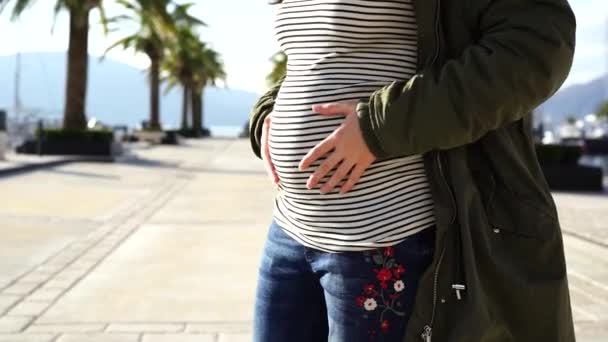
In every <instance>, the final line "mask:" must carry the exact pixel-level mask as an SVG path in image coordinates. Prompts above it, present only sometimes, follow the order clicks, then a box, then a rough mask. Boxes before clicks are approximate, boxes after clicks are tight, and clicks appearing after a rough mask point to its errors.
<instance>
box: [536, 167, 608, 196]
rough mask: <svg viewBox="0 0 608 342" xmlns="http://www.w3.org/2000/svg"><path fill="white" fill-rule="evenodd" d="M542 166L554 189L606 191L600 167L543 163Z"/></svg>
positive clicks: (550, 185)
mask: <svg viewBox="0 0 608 342" xmlns="http://www.w3.org/2000/svg"><path fill="white" fill-rule="evenodd" d="M541 168H542V170H543V173H544V175H545V179H546V180H547V183H549V187H550V188H551V189H552V190H564V191H604V185H603V172H602V169H600V168H597V167H589V166H579V165H541Z"/></svg>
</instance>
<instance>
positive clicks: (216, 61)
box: [192, 43, 226, 137]
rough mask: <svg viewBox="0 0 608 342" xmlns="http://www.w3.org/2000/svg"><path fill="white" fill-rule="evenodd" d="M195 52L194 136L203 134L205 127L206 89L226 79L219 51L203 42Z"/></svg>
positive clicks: (193, 87)
mask: <svg viewBox="0 0 608 342" xmlns="http://www.w3.org/2000/svg"><path fill="white" fill-rule="evenodd" d="M198 45H199V46H198V49H197V50H195V54H194V57H195V58H194V62H195V63H194V67H195V68H194V71H195V73H194V75H193V76H194V77H193V82H192V126H193V128H194V136H196V137H199V136H201V130H202V127H203V108H204V103H203V99H204V91H205V87H207V86H215V85H216V82H217V81H218V80H222V81H225V80H226V71H225V70H224V64H223V63H222V61H221V59H220V56H219V53H217V51H215V50H213V49H211V48H208V47H206V46H205V44H203V43H199V44H198Z"/></svg>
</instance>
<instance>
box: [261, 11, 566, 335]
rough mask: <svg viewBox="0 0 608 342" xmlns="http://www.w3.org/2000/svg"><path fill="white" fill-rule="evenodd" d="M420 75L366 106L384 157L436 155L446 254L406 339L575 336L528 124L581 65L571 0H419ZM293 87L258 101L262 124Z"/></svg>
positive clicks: (555, 224) (437, 259)
mask: <svg viewBox="0 0 608 342" xmlns="http://www.w3.org/2000/svg"><path fill="white" fill-rule="evenodd" d="M414 2H415V9H416V17H417V20H418V42H419V43H418V61H419V62H418V71H417V73H416V75H415V76H414V77H412V78H411V79H410V80H409V81H407V82H401V81H395V82H393V83H392V84H390V85H387V86H385V87H383V88H381V89H378V90H377V91H376V92H375V93H373V94H372V95H371V96H370V98H369V100H368V101H361V102H360V103H359V104H358V106H357V115H358V117H359V123H360V126H361V129H362V132H363V136H364V139H365V141H366V143H367V145H368V146H369V148H370V150H371V151H372V152H373V153H374V155H375V156H376V157H377V158H378V159H383V158H388V157H393V156H401V155H410V154H424V161H425V165H426V171H427V174H428V177H429V181H430V183H431V188H432V193H433V197H434V199H435V211H436V212H435V214H436V217H437V233H438V234H437V238H436V248H435V254H434V258H433V262H432V264H431V265H430V266H429V268H428V269H427V271H426V272H425V273H424V274H423V275H422V277H421V279H420V283H419V288H418V292H417V294H416V301H415V305H414V308H413V314H412V316H411V318H410V320H409V322H408V326H407V329H406V333H405V336H404V338H403V341H404V342H419V341H431V338H432V340H433V341H435V342H452V341H454V342H465V341H466V342H573V341H575V337H574V327H573V321H572V312H571V306H570V297H569V291H568V279H567V273H566V264H565V259H564V247H563V242H562V235H561V229H560V225H559V221H558V216H557V211H556V207H555V203H554V201H553V198H552V197H551V194H550V192H549V188H548V186H547V183H546V181H545V179H544V176H543V174H542V171H541V169H540V166H539V164H538V161H537V158H536V154H535V149H534V143H533V139H532V137H531V134H530V132H529V130H528V129H526V127H528V124H529V120H531V116H530V115H529V113H531V112H532V110H533V109H534V108H535V107H537V106H538V105H539V104H541V103H542V102H543V101H544V100H546V99H547V98H548V97H550V96H551V95H552V94H554V93H555V92H556V91H557V89H558V88H559V87H560V86H561V85H562V83H563V82H564V80H565V78H566V76H567V75H568V73H569V70H570V67H571V64H572V58H573V55H574V46H575V28H576V22H575V17H574V14H573V12H572V10H571V8H570V6H569V4H568V2H567V0H414ZM279 87H280V82H279V84H277V85H275V86H274V87H273V88H272V89H270V91H269V92H268V93H266V94H264V95H263V96H262V97H261V98H260V99H259V101H258V103H256V105H255V106H254V108H253V110H252V113H251V118H250V138H251V145H252V149H253V151H254V153H255V154H256V155H257V156H258V158H260V151H259V149H260V148H259V142H260V136H261V127H262V123H263V118H264V117H265V116H266V115H267V114H269V113H270V111H271V110H272V107H273V105H274V98H275V96H276V94H277V92H278V89H279Z"/></svg>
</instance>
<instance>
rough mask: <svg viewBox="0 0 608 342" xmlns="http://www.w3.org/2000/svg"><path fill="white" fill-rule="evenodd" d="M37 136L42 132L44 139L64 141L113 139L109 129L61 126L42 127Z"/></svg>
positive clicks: (103, 140) (112, 133)
mask: <svg viewBox="0 0 608 342" xmlns="http://www.w3.org/2000/svg"><path fill="white" fill-rule="evenodd" d="M37 133H38V136H40V134H41V133H42V139H43V140H45V141H66V142H76V143H77V142H83V141H96V142H111V141H112V140H114V132H112V131H111V130H90V131H88V130H84V131H83V130H67V129H62V128H44V129H42V132H40V131H38V132H37Z"/></svg>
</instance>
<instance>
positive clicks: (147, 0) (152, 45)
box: [107, 0, 203, 129]
mask: <svg viewBox="0 0 608 342" xmlns="http://www.w3.org/2000/svg"><path fill="white" fill-rule="evenodd" d="M116 1H117V2H118V3H120V4H122V5H123V6H124V7H125V8H126V9H127V10H129V11H130V12H132V13H131V16H124V15H122V16H118V17H115V18H113V19H112V21H113V22H123V21H132V22H135V23H137V24H138V26H139V28H138V30H137V32H135V33H134V34H132V35H130V36H127V37H124V38H122V39H120V40H119V41H117V42H116V43H114V44H113V45H112V46H110V47H109V48H108V49H107V51H109V50H111V49H113V48H115V47H117V46H122V48H123V49H128V48H133V49H134V50H135V51H136V52H143V53H144V54H145V55H146V56H147V57H148V58H149V59H150V69H149V79H150V128H151V129H160V128H161V125H160V109H159V108H160V105H159V103H160V67H161V62H162V60H163V57H164V56H165V49H166V47H167V45H169V44H172V43H173V42H174V41H175V40H176V35H177V26H176V25H177V24H184V23H188V24H190V25H196V24H203V23H202V22H201V21H199V20H198V19H196V18H194V17H192V16H190V15H188V13H187V10H188V8H190V7H191V4H184V5H178V4H175V3H174V2H173V1H172V0H116ZM170 6H173V12H171V11H170V10H169V7H170Z"/></svg>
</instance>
